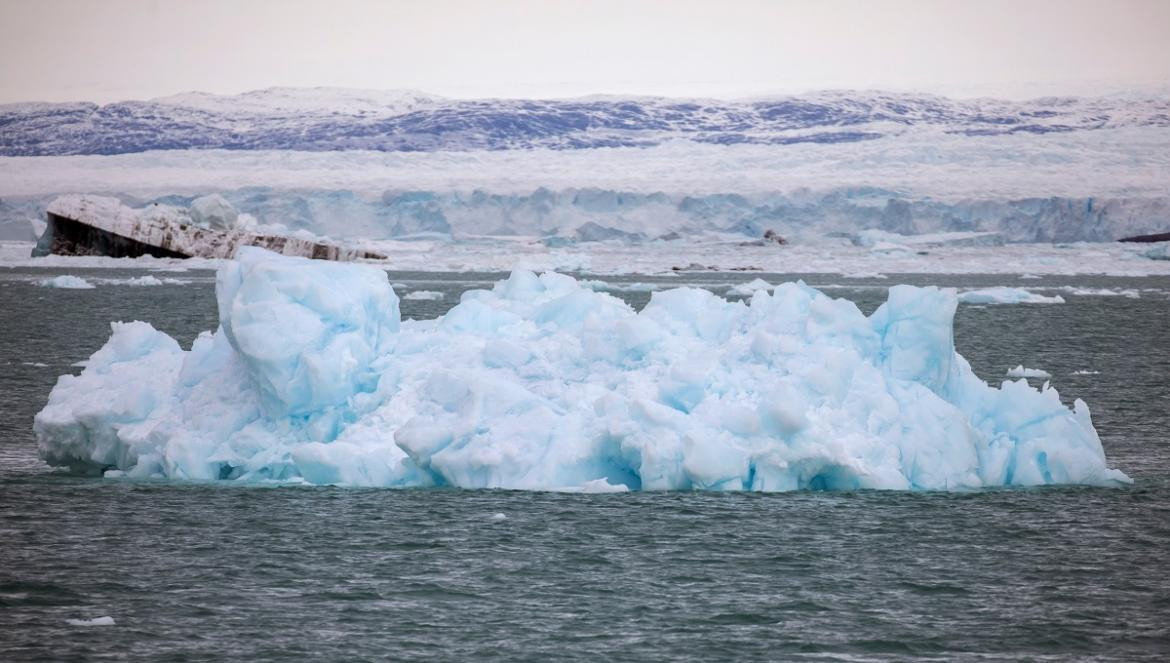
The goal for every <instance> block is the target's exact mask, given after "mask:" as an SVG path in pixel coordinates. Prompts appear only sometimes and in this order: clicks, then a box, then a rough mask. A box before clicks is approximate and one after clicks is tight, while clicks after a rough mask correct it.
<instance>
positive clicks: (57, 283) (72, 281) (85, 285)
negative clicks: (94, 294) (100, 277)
mask: <svg viewBox="0 0 1170 663" xmlns="http://www.w3.org/2000/svg"><path fill="white" fill-rule="evenodd" d="M39 284H40V285H41V286H43V287H45V288H63V289H67V290H89V289H92V288H93V287H94V285H93V284H92V283H90V282H89V281H86V280H85V279H83V278H81V277H80V276H74V275H72V274H62V275H61V276H54V277H53V278H51V279H44V280H42V281H39Z"/></svg>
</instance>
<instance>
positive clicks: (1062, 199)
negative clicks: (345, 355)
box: [0, 126, 1170, 269]
mask: <svg viewBox="0 0 1170 663" xmlns="http://www.w3.org/2000/svg"><path fill="white" fill-rule="evenodd" d="M1168 154H1170V131H1167V130H1166V128H1165V127H1158V126H1147V127H1139V128H1129V129H1101V130H1093V131H1076V132H1052V133H1048V134H1043V135H1039V134H1029V135H1010V136H968V135H962V134H948V133H938V132H927V133H919V132H914V133H912V134H908V135H905V136H891V137H888V138H882V139H877V140H867V141H861V142H849V143H838V144H819V143H807V144H793V145H751V144H735V145H710V144H701V143H694V142H691V141H684V140H675V141H669V142H666V143H662V144H659V145H655V146H653V147H599V148H593V149H571V150H559V149H543V148H541V149H532V150H478V149H477V150H472V151H468V152H462V151H459V152H452V151H438V152H369V151H352V150H351V151H337V152H334V151H328V152H297V151H287V150H264V151H256V150H160V151H152V152H143V153H138V154H125V155H116V156H61V157H0V200H2V201H3V205H0V220H3V219H9V220H12V221H14V222H15V221H19V223H20V224H21V225H24V224H25V223H27V219H28V218H30V217H31V216H35V215H36V214H35V211H36V210H38V209H43V207H44V204H45V203H47V202H48V201H49V200H51V199H52V198H53V197H54V196H55V195H57V194H63V193H71V192H76V191H87V192H90V193H106V194H110V195H117V196H121V197H124V198H128V197H133V198H135V199H136V201H138V202H150V201H152V200H154V201H159V202H163V203H168V202H169V203H172V204H182V205H186V204H187V203H189V202H190V201H191V200H192V199H193V198H194V197H197V196H201V195H203V194H209V193H219V194H222V195H223V196H224V197H225V198H227V199H228V200H229V201H230V202H231V204H232V205H233V206H234V207H235V208H236V209H238V210H240V211H241V212H244V213H247V214H250V215H252V216H255V217H256V219H258V221H259V222H260V223H263V224H277V223H279V224H284V225H286V226H288V227H289V228H291V229H298V228H299V229H306V230H309V231H312V232H313V233H316V234H318V235H328V236H330V237H335V238H341V239H354V238H362V237H367V238H389V237H400V236H407V235H417V234H419V233H440V234H450V235H453V236H456V237H467V236H473V235H485V234H486V235H532V236H536V237H545V236H548V235H550V234H551V235H554V236H556V237H558V238H564V239H572V240H573V241H577V240H579V239H582V237H580V236H579V231H582V229H586V230H589V229H592V230H596V231H598V232H592V233H590V232H586V233H585V235H586V236H588V237H594V238H595V237H604V236H616V235H618V234H622V235H623V236H630V237H638V236H642V237H645V238H646V239H651V240H652V239H654V238H657V237H662V236H665V235H669V233H671V232H677V233H678V234H680V235H683V236H687V235H689V234H693V233H695V232H697V231H699V230H709V231H726V232H738V233H739V234H740V235H744V234H754V236H755V237H759V236H760V234H761V233H762V232H763V231H764V230H766V229H774V230H775V231H777V232H779V233H780V234H782V235H783V236H784V237H786V238H788V239H790V240H792V239H793V238H794V237H795V235H794V233H795V234H804V233H811V234H816V235H824V234H827V233H830V232H838V231H839V232H845V233H853V234H855V233H857V232H859V231H863V230H865V229H870V230H877V231H880V232H885V233H888V235H889V236H888V237H887V240H886V243H887V244H894V245H907V246H909V245H908V244H907V242H912V241H916V240H914V239H913V237H912V236H913V234H914V233H930V235H929V236H930V237H931V238H932V240H931V243H936V244H944V245H949V246H954V245H955V244H957V243H963V242H967V243H977V242H991V241H1044V242H1052V241H1059V242H1068V241H1078V240H1088V241H1101V240H1109V239H1116V238H1118V237H1124V236H1128V235H1136V234H1143V233H1148V232H1160V231H1163V230H1165V229H1164V228H1163V227H1162V224H1163V222H1164V220H1165V218H1166V217H1165V210H1166V206H1167V201H1168V200H1170V186H1168V185H1167V178H1166V177H1165V173H1166V172H1168V169H1170V157H1168V156H1167V155H1168ZM1085 173H1092V174H1093V177H1092V178H1089V179H1086V178H1085V176H1084V174H1085ZM1087 182H1088V183H1087ZM1090 183H1091V184H1090ZM590 224H592V225H590ZM928 245H929V243H928V244H922V245H915V246H912V247H910V248H913V249H915V250H924V249H925V248H926V246H928ZM770 248H772V249H776V248H777V247H775V246H772V247H770ZM1018 269H1023V267H1018ZM1028 269H1030V268H1028Z"/></svg>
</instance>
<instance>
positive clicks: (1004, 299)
mask: <svg viewBox="0 0 1170 663" xmlns="http://www.w3.org/2000/svg"><path fill="white" fill-rule="evenodd" d="M959 301H960V302H962V303H964V304H1063V303H1064V298H1063V297H1061V296H1060V295H1053V296H1051V297H1049V296H1047V295H1040V294H1037V293H1034V292H1030V291H1028V290H1024V289H1023V288H1008V287H1004V286H998V287H995V288H983V289H980V290H967V291H964V292H961V293H959Z"/></svg>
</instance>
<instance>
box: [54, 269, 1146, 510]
mask: <svg viewBox="0 0 1170 663" xmlns="http://www.w3.org/2000/svg"><path fill="white" fill-rule="evenodd" d="M216 294H217V300H218V308H219V315H220V327H219V329H217V330H216V331H215V332H214V333H204V334H203V335H201V336H200V337H199V338H198V339H197V340H196V341H195V343H194V344H193V346H192V348H191V349H190V350H188V351H184V350H183V349H181V348H180V347H179V345H178V343H176V342H175V341H174V340H173V339H171V338H170V337H169V336H167V335H166V334H163V333H161V332H159V331H157V330H155V329H154V328H153V327H151V326H150V325H149V324H146V323H144V322H130V323H114V325H113V334H112V335H111V337H110V339H109V341H108V342H107V343H106V345H105V346H103V347H102V348H101V349H100V350H98V351H97V352H96V353H94V355H93V356H92V357H91V358H90V359H89V361H88V363H87V365H86V367H85V369H84V370H83V371H82V373H81V374H80V375H79V376H70V375H66V376H63V377H61V378H60V379H59V381H58V383H57V385H56V386H55V387H54V389H53V391H52V393H51V394H50V396H49V401H48V403H47V405H46V406H45V408H44V409H43V410H41V412H39V413H38V414H37V416H36V418H35V423H34V429H35V431H36V436H37V440H38V444H39V447H40V451H41V454H42V457H43V458H44V459H45V460H47V461H48V462H49V463H50V464H52V465H56V466H68V467H71V468H73V469H74V470H77V471H87V472H99V471H112V473H111V475H112V476H114V475H117V474H120V473H124V474H125V475H126V476H128V477H165V478H172V479H191V480H216V479H225V480H238V481H281V482H300V483H304V482H307V483H312V484H341V485H357V486H400V487H405V486H431V485H448V486H460V487H465V488H489V487H494V488H516V489H533V490H572V491H590V492H599V491H609V490H627V489H629V490H687V489H702V490H759V491H783V490H795V489H842V490H845V489H858V488H879V489H941V490H957V489H970V488H978V487H981V486H999V485H1038V484H1059V483H1064V484H1069V483H1074V484H1096V485H1109V484H1116V483H1118V482H1127V481H1129V479H1128V478H1127V477H1126V476H1125V475H1124V474H1123V473H1122V472H1120V471H1118V470H1113V469H1109V468H1108V466H1107V463H1106V459H1105V455H1104V452H1103V450H1102V447H1101V443H1100V440H1099V439H1098V437H1097V433H1096V431H1095V430H1094V428H1093V425H1092V422H1091V420H1090V416H1089V410H1088V407H1087V406H1086V405H1085V404H1084V403H1083V402H1081V401H1080V400H1077V401H1076V402H1075V405H1074V407H1073V408H1071V409H1070V408H1068V407H1066V406H1064V405H1063V404H1062V403H1061V401H1060V398H1059V397H1058V395H1057V393H1056V391H1055V390H1053V389H1050V388H1047V386H1045V387H1044V388H1042V389H1039V390H1038V389H1034V388H1032V387H1030V386H1029V385H1028V384H1027V383H1026V382H1025V381H1007V382H1004V383H1002V384H1001V385H999V386H995V387H993V386H989V385H987V384H986V383H984V382H983V381H982V380H980V379H979V378H977V377H976V376H975V375H974V374H973V373H972V371H971V369H970V367H969V366H968V364H967V362H966V361H965V360H964V359H963V358H962V357H961V356H959V355H958V354H956V353H955V350H954V344H953V340H952V318H953V316H954V313H955V308H956V305H957V300H956V295H955V292H954V291H953V290H950V289H939V288H933V287H928V288H916V287H910V286H895V287H892V288H890V291H889V298H888V300H887V302H886V303H885V304H883V305H882V306H881V307H879V308H878V309H877V310H876V311H875V312H874V313H873V314H872V315H870V316H868V317H867V316H865V315H863V314H862V313H861V312H860V311H859V310H858V308H857V307H856V306H855V305H854V304H853V303H851V302H849V301H846V300H842V299H831V298H829V297H827V296H825V295H824V294H822V293H820V292H818V291H817V290H814V289H812V288H810V287H808V286H806V285H804V284H803V283H799V282H798V283H784V284H781V285H778V286H776V288H775V290H774V292H773V293H768V292H766V291H757V292H756V293H755V294H753V295H752V297H751V299H750V300H749V301H747V302H738V301H736V302H730V301H727V300H725V299H723V298H721V297H717V296H715V295H713V294H711V293H710V292H708V291H705V290H699V289H692V288H678V289H673V290H668V291H661V292H655V293H653V295H652V297H651V300H650V303H649V304H648V305H647V306H646V307H645V308H644V309H643V310H642V311H641V312H635V311H634V310H632V309H631V308H630V307H629V306H628V305H627V304H625V303H623V302H622V301H621V300H619V299H616V298H614V297H613V296H611V295H608V294H606V293H599V292H594V291H593V290H591V289H589V288H585V287H582V286H581V284H579V283H578V282H577V281H575V280H574V279H572V278H570V277H568V276H564V275H559V274H555V273H546V274H543V275H540V276H538V275H536V274H534V273H531V272H526V271H519V270H518V271H515V272H513V273H512V275H511V276H510V277H509V278H508V279H507V280H505V281H501V282H499V283H497V284H496V285H495V286H494V287H493V288H492V289H491V290H472V291H468V292H465V293H464V294H463V295H462V297H461V298H460V302H459V304H458V305H457V306H455V307H454V308H452V309H451V310H450V311H449V312H448V313H447V314H446V315H444V316H443V317H441V318H438V319H435V320H428V321H411V320H407V321H404V322H400V316H399V310H398V298H397V297H396V296H395V294H394V291H393V289H392V288H391V287H390V284H389V283H388V282H387V279H386V275H385V274H384V273H383V272H382V271H380V270H378V269H375V268H372V267H369V266H363V265H355V264H340V263H328V262H321V261H309V260H304V259H295V258H285V257H280V256H276V255H274V254H271V253H268V252H265V251H262V250H259V249H250V248H249V249H247V250H244V251H241V254H240V256H239V259H238V261H235V262H229V263H225V265H224V267H223V268H221V270H220V271H219V273H218V275H217V282H216ZM98 394H100V398H99V397H96V395H98Z"/></svg>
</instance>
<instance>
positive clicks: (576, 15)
mask: <svg viewBox="0 0 1170 663" xmlns="http://www.w3.org/2000/svg"><path fill="white" fill-rule="evenodd" d="M1168 82H1170V0H1111V1H1108V2H1104V1H1101V2H1098V1H1088V0H1051V1H1050V0H1032V1H1030V0H978V1H977V0H971V1H969V2H953V1H949V0H935V1H918V0H889V1H878V0H873V1H870V2H853V1H846V0H841V1H835V2H834V1H826V0H817V1H807V2H804V1H801V2H784V1H775V2H765V1H754V0H739V1H737V0H720V1H714V0H712V1H710V2H692V1H690V0H674V1H670V2H667V1H662V2H658V1H651V0H642V1H639V0H612V1H611V0H576V1H569V2H560V1H556V0H539V1H536V0H534V1H531V2H529V1H523V0H498V1H491V0H427V1H420V2H402V1H398V2H394V1H389V0H388V1H384V2H372V1H371V2H359V1H356V0H308V1H302V0H281V1H272V2H267V1H264V2H261V1H253V2H248V1H246V0H235V1H220V0H101V1H100V2H99V1H96V0H94V1H88V0H0V102H11V101H31V100H38V101H67V100H90V101H98V102H109V101H117V100H121V99H141V98H150V97H156V96H163V95H169V94H175V93H178V92H185V91H191V90H201V91H207V92H216V93H237V92H243V91H246V90H251V89H258V88H265V87H271V86H333V87H354V88H379V89H387V88H413V89H418V90H423V91H427V92H431V93H436V94H442V95H448V96H455V97H478V96H496V97H506V96H520V97H551V96H555V97H563V96H577V95H584V94H593V93H636V94H665V95H675V96H743V95H753V94H767V93H778V92H801V91H807V90H812V89H824V88H871V89H872V88H882V89H890V90H912V91H930V92H939V93H943V94H949V95H952V96H960V97H969V96H982V95H996V96H1007V97H1029V96H1040V95H1044V94H1058V93H1068V94H1082V95H1084V94H1095V93H1109V92H1116V91H1119V90H1121V89H1123V88H1126V87H1132V86H1143V87H1161V88H1163V89H1166V86H1167V84H1168Z"/></svg>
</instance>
